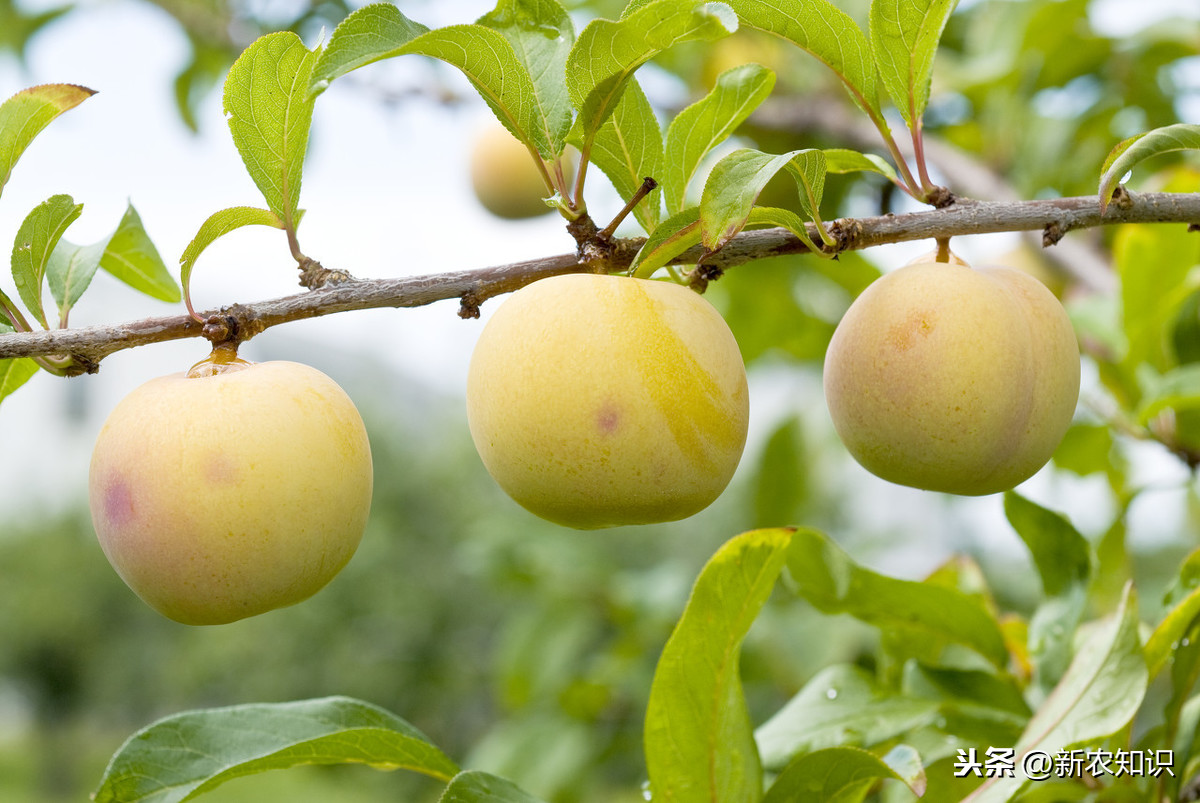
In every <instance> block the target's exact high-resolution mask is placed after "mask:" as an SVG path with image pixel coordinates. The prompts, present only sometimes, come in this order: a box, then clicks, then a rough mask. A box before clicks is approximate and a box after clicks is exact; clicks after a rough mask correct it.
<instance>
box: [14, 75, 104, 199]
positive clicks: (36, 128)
mask: <svg viewBox="0 0 1200 803" xmlns="http://www.w3.org/2000/svg"><path fill="white" fill-rule="evenodd" d="M94 94H96V90H94V89H88V88H87V87H83V86H76V85H74V84H42V85H41V86H33V87H30V88H28V89H22V90H21V91H20V92H18V93H17V94H15V95H13V96H12V97H11V98H9V99H8V100H6V101H4V103H2V104H0V191H3V190H4V185H5V184H7V183H8V179H9V177H10V176H11V175H12V169H13V165H15V164H16V163H17V160H18V159H20V158H21V154H22V153H24V152H25V149H26V148H28V147H29V143H31V142H33V139H34V137H36V136H37V135H38V134H40V133H41V132H42V129H44V128H45V127H46V126H48V125H50V123H51V122H52V121H53V120H54V118H56V117H58V116H59V115H60V114H62V113H63V112H65V111H68V110H70V109H73V108H75V107H76V106H78V105H79V104H80V103H83V102H84V101H85V100H87V99H88V98H90V97H91V96H92V95H94Z"/></svg>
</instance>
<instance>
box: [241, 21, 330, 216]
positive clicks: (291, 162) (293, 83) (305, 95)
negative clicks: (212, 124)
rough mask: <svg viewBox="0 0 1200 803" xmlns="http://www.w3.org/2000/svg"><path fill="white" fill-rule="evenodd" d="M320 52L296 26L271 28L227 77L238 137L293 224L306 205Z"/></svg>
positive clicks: (259, 179) (259, 181)
mask: <svg viewBox="0 0 1200 803" xmlns="http://www.w3.org/2000/svg"><path fill="white" fill-rule="evenodd" d="M317 58H318V54H317V53H314V52H313V51H311V50H309V49H308V48H306V47H305V46H304V43H303V42H302V41H301V40H300V37H299V36H297V35H296V34H294V33H291V32H290V31H281V32H279V33H272V34H267V35H266V36H263V37H260V38H259V39H257V40H255V41H254V42H253V43H252V44H251V45H250V46H249V47H248V48H246V49H245V50H244V51H243V52H242V55H241V56H239V57H238V60H237V61H235V62H234V63H233V66H232V67H231V68H230V70H229V76H228V77H227V78H226V79H225V95H224V108H225V115H226V117H227V118H228V122H229V131H230V133H231V134H232V135H233V142H234V144H235V145H236V146H237V149H238V153H240V154H241V156H242V162H243V163H244V164H245V165H246V171H247V172H248V173H249V174H250V177H251V178H252V179H253V180H254V183H255V185H256V186H257V187H258V189H259V191H260V192H261V193H262V194H263V198H265V199H266V201H267V206H268V207H270V209H271V211H272V212H274V213H275V214H276V215H277V216H278V217H279V219H280V220H282V221H284V223H285V225H286V226H287V227H288V228H289V229H294V227H295V226H296V223H297V216H298V213H299V209H300V183H301V178H302V175H303V171H304V156H305V152H306V151H307V150H308V134H309V129H310V128H311V126H312V112H313V101H314V100H315V98H316V95H315V94H313V93H312V92H311V91H310V83H311V78H312V74H313V67H314V66H315V65H316V62H317Z"/></svg>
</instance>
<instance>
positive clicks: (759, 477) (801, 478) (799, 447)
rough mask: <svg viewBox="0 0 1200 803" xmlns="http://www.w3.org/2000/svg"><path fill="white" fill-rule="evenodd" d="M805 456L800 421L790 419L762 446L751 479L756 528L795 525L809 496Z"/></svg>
mask: <svg viewBox="0 0 1200 803" xmlns="http://www.w3.org/2000/svg"><path fill="white" fill-rule="evenodd" d="M808 457H809V455H808V454H807V453H806V450H805V444H804V429H803V428H802V426H801V424H800V419H799V418H797V417H796V416H791V417H789V418H788V419H787V420H785V421H784V422H783V423H782V424H780V425H779V426H778V427H776V429H775V431H774V432H773V433H771V437H769V438H768V439H767V442H766V444H765V445H764V446H763V452H762V457H761V458H760V459H759V464H758V471H757V473H756V476H755V478H754V523H755V526H756V527H770V526H779V525H781V524H795V523H796V521H797V518H798V516H799V514H800V510H801V509H802V508H803V506H804V504H805V501H806V499H807V497H808V493H809V477H808V471H809V462H808Z"/></svg>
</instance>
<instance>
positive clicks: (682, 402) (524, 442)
mask: <svg viewBox="0 0 1200 803" xmlns="http://www.w3.org/2000/svg"><path fill="white" fill-rule="evenodd" d="M748 395H749V394H748V390H747V385H746V369H745V365H744V364H743V362H742V357H741V353H740V351H739V349H738V345H737V341H736V340H735V339H734V337H733V334H732V332H730V330H729V327H728V325H727V324H726V323H725V321H724V319H723V318H722V317H721V315H720V313H718V312H717V311H716V310H715V309H714V308H713V307H712V305H711V304H709V303H708V302H707V301H705V300H704V299H703V298H702V297H700V296H699V295H698V294H696V293H695V292H693V291H691V290H689V289H688V288H686V287H683V286H681V285H678V284H674V283H669V282H662V281H653V280H645V279H633V278H628V277H617V276H604V275H596V274H571V275H566V276H557V277H553V278H548V279H542V280H539V281H537V282H534V283H533V284H530V285H528V286H526V287H524V288H522V289H521V290H518V291H517V292H516V293H514V294H513V295H512V296H511V297H509V298H508V299H507V300H506V301H505V302H504V304H502V305H501V306H500V308H498V309H497V310H496V312H495V313H494V314H493V316H492V317H491V319H490V320H489V321H488V323H487V325H486V326H485V328H484V331H483V332H482V333H481V335H480V337H479V340H478V342H477V343H476V346H475V350H474V353H473V354H472V357H471V364H470V368H469V371H468V380H467V418H468V423H469V426H470V430H471V435H472V438H473V439H474V441H475V446H476V449H477V450H478V452H479V455H480V458H481V459H482V460H483V463H484V465H485V466H486V467H487V469H488V471H489V472H490V473H491V475H492V477H494V478H495V480H496V481H497V483H498V484H499V485H500V487H501V488H503V489H504V490H505V491H506V492H507V493H508V495H509V496H511V497H512V498H513V499H514V500H516V501H517V502H518V503H519V504H521V505H522V506H523V507H525V508H526V509H528V510H529V511H531V512H533V513H535V514H536V515H538V516H541V517H542V518H545V519H548V520H550V521H552V522H556V523H558V524H563V525H565V526H569V527H575V528H578V529H595V528H601V527H613V526H619V525H626V524H646V523H650V522H661V521H674V520H678V519H682V518H686V517H688V516H691V515H693V514H694V513H697V512H699V511H700V510H703V509H704V508H705V507H707V506H708V505H709V504H710V503H711V502H713V501H714V500H715V499H716V498H717V497H718V496H719V495H720V494H721V492H722V491H724V489H725V487H726V485H728V483H729V480H730V478H731V477H732V476H733V473H734V470H735V469H736V468H737V465H738V462H739V461H740V459H741V454H742V450H743V448H744V446H745V443H746V430H747V424H748V416H749V399H748Z"/></svg>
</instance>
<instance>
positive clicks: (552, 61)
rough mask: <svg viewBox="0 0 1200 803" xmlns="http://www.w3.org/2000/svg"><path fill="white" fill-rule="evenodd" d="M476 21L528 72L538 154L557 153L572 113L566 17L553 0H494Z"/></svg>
mask: <svg viewBox="0 0 1200 803" xmlns="http://www.w3.org/2000/svg"><path fill="white" fill-rule="evenodd" d="M477 22H478V24H480V25H484V26H486V27H488V28H491V29H493V30H495V31H499V32H500V33H501V34H503V35H504V38H505V39H507V40H508V42H509V44H511V45H512V48H513V53H514V54H515V55H516V57H517V61H519V62H520V63H521V64H522V65H523V66H524V68H525V70H526V72H528V73H529V76H530V79H531V80H532V82H533V102H534V104H535V105H536V107H537V112H536V114H535V115H534V118H533V120H534V123H535V124H536V125H537V126H538V127H540V128H541V129H542V130H543V132H544V134H545V140H546V142H547V143H549V148H548V150H546V151H544V152H540V153H541V156H542V157H543V158H546V159H553V158H554V157H556V156H558V155H559V154H560V153H562V152H563V146H564V144H565V139H566V135H567V132H568V131H569V130H570V128H571V120H572V118H573V117H574V114H573V112H572V109H571V98H570V96H569V95H568V93H567V81H566V67H567V56H568V55H569V54H570V52H571V46H572V45H573V44H574V43H575V26H574V25H573V24H572V23H571V18H570V16H568V14H567V12H566V9H564V8H563V7H562V6H561V5H560V4H559V3H558V0H500V1H499V2H498V3H497V4H496V7H495V9H493V10H492V11H491V12H489V13H487V14H485V15H484V16H482V17H480V18H479V19H478V20H477ZM656 125H657V124H656ZM539 141H540V139H539Z"/></svg>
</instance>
